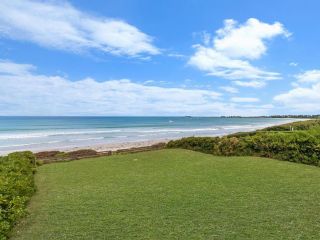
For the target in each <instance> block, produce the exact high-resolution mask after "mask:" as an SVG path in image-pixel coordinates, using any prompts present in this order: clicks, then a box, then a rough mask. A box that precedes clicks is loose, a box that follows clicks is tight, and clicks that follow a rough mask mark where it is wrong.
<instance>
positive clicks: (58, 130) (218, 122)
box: [0, 117, 293, 154]
mask: <svg viewBox="0 0 320 240" xmlns="http://www.w3.org/2000/svg"><path fill="white" fill-rule="evenodd" d="M290 121H293V119H275V118H217V117H0V154H5V153H8V152H11V151H20V150H32V151H40V150H46V149H66V148H72V147H85V146H91V145H99V144H110V143H126V142H134V141H148V140H164V139H174V138H180V137H186V136H218V135H224V134H228V133H233V132H239V131H251V130H254V129H257V128H262V127H266V126H271V125H276V124H280V123H285V122H290Z"/></svg>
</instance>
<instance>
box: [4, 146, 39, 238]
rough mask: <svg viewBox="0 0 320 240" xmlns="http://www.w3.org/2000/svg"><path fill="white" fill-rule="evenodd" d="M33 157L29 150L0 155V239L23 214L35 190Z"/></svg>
mask: <svg viewBox="0 0 320 240" xmlns="http://www.w3.org/2000/svg"><path fill="white" fill-rule="evenodd" d="M35 165H36V162H35V157H34V155H33V154H32V153H31V152H19V153H11V154H9V155H8V156H6V157H0V239H6V238H7V237H8V235H7V234H8V232H9V230H10V229H11V228H12V226H13V225H14V224H15V223H16V221H17V220H18V219H19V218H21V217H22V216H24V215H25V213H26V204H27V202H28V201H29V199H30V197H31V196H32V194H33V193H34V191H35V185H34V176H33V175H34V172H35Z"/></svg>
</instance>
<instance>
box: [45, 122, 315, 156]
mask: <svg viewBox="0 0 320 240" xmlns="http://www.w3.org/2000/svg"><path fill="white" fill-rule="evenodd" d="M292 120H293V119H292ZM307 120H310V119H295V120H293V121H286V122H283V123H280V124H279V123H277V124H268V125H264V126H260V127H255V128H250V129H248V131H246V130H245V129H239V130H236V131H231V132H228V133H224V134H216V135H210V136H209V135H193V136H189V137H222V136H227V135H230V134H234V133H237V132H253V131H256V130H261V129H264V128H267V127H272V126H278V125H282V124H287V123H293V122H300V121H307ZM240 130H242V131H240ZM181 138H184V137H176V138H164V139H153V140H144V141H131V142H117V143H105V144H96V145H88V146H81V147H71V148H65V149H46V150H43V151H52V150H57V151H64V152H73V151H78V150H87V149H89V150H94V151H97V152H108V151H118V150H128V149H132V148H144V147H151V146H153V145H156V144H160V143H168V142H169V141H171V140H177V139H181ZM39 152H42V151H39Z"/></svg>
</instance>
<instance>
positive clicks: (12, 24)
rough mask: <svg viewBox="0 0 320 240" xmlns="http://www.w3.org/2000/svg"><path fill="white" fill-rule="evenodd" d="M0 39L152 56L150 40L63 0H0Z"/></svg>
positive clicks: (118, 22) (123, 24)
mask: <svg viewBox="0 0 320 240" xmlns="http://www.w3.org/2000/svg"><path fill="white" fill-rule="evenodd" d="M0 37H2V38H10V39H15V40H23V41H29V42H33V43H36V44H38V45H40V46H44V47H48V48H54V49H61V50H66V51H70V52H76V53H80V52H85V51H91V50H97V51H101V52H107V53H111V54H115V55H126V56H133V57H135V56H139V55H141V54H149V55H155V54H159V53H160V50H159V49H158V48H157V47H155V46H154V45H153V43H152V42H153V39H152V37H150V36H149V35H147V34H146V33H144V32H142V31H141V30H139V29H138V28H137V27H135V26H133V25H130V24H128V23H126V22H125V21H122V20H117V19H111V18H105V17H96V16H93V15H92V14H88V13H85V12H83V11H80V10H78V9H76V8H75V7H73V6H72V5H71V4H69V3H68V2H66V1H48V2H45V1H36V0H1V1H0Z"/></svg>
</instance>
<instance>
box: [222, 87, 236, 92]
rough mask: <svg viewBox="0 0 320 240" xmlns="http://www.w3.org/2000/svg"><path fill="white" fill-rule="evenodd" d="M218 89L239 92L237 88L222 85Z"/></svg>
mask: <svg viewBox="0 0 320 240" xmlns="http://www.w3.org/2000/svg"><path fill="white" fill-rule="evenodd" d="M220 89H222V90H224V91H226V92H228V93H238V92H239V90H238V89H237V88H234V87H230V86H222V87H220Z"/></svg>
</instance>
